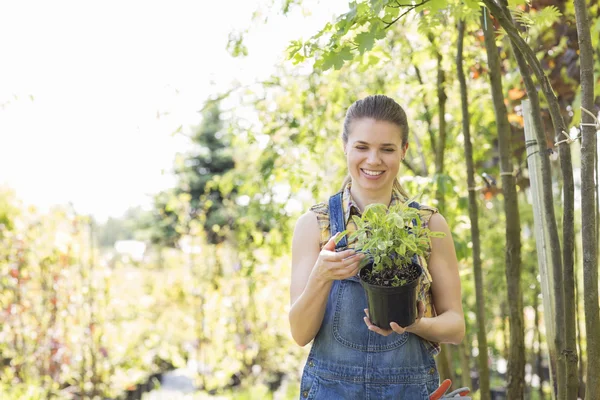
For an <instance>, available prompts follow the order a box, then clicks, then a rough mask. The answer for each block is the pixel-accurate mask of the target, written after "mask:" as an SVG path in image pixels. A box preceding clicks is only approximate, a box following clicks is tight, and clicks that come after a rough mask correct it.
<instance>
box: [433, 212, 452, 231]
mask: <svg viewBox="0 0 600 400" xmlns="http://www.w3.org/2000/svg"><path fill="white" fill-rule="evenodd" d="M428 228H429V229H430V230H432V231H434V232H435V231H437V232H446V233H449V232H450V227H449V226H448V222H447V221H446V218H444V216H443V215H442V214H440V213H439V212H436V213H434V214H433V215H432V216H431V217H430V218H429V226H428Z"/></svg>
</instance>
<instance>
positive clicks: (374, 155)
mask: <svg viewBox="0 0 600 400" xmlns="http://www.w3.org/2000/svg"><path fill="white" fill-rule="evenodd" d="M367 162H368V163H369V164H373V165H377V164H379V163H380V162H381V158H379V153H378V152H377V151H371V152H369V156H368V157H367Z"/></svg>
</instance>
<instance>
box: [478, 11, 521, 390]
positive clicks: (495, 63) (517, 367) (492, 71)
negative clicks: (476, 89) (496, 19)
mask: <svg viewBox="0 0 600 400" xmlns="http://www.w3.org/2000/svg"><path fill="white" fill-rule="evenodd" d="M481 19H482V25H483V32H484V42H485V48H486V53H487V61H488V67H489V73H488V75H489V80H490V87H491V94H492V100H493V105H494V113H495V115H496V124H497V130H498V132H497V133H498V143H499V146H498V150H499V152H500V169H501V172H500V175H501V177H502V193H503V195H504V214H505V216H506V224H505V239H506V247H505V248H506V250H505V271H506V286H507V289H508V296H507V301H508V308H509V314H510V350H509V354H508V371H507V374H508V390H507V397H508V398H510V399H520V398H523V395H524V385H525V342H524V324H523V294H522V290H521V221H520V217H519V204H518V197H517V196H518V195H517V187H516V183H515V176H514V173H513V163H512V152H511V145H510V133H511V127H510V123H509V121H508V115H507V112H506V106H505V105H504V94H503V89H502V72H501V68H500V56H499V54H498V49H497V47H496V39H495V37H494V32H493V25H492V21H491V20H490V19H489V17H488V13H487V10H485V9H484V10H483V12H482V17H481Z"/></svg>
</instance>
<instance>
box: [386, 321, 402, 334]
mask: <svg viewBox="0 0 600 400" xmlns="http://www.w3.org/2000/svg"><path fill="white" fill-rule="evenodd" d="M390 327H391V328H392V330H393V331H394V332H396V333H398V334H400V335H402V334H403V333H404V332H406V329H404V328H403V327H401V326H400V325H398V324H397V323H395V322H392V323H390Z"/></svg>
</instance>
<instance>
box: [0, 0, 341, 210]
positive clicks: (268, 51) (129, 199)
mask: <svg viewBox="0 0 600 400" xmlns="http://www.w3.org/2000/svg"><path fill="white" fill-rule="evenodd" d="M265 1H266V2H267V3H268V0H262V1H261V0H228V1H214V0H195V1H168V2H167V1H162V2H156V1H139V2H134V1H101V2H100V1H97V2H82V1H53V2H48V1H39V2H31V1H19V2H2V3H0V57H1V59H2V61H1V62H0V185H2V184H4V185H8V186H9V187H11V188H12V189H14V190H15V191H16V194H17V197H19V198H20V199H21V200H23V201H24V202H25V203H27V204H34V205H37V206H38V207H40V208H42V209H45V208H47V207H48V206H50V205H52V204H57V203H66V202H69V201H71V202H73V204H74V205H75V208H76V210H77V211H78V212H80V213H91V214H93V215H94V216H96V217H97V218H98V219H100V220H103V219H105V218H106V217H107V216H109V215H110V216H119V215H121V214H122V212H123V211H125V210H126V209H127V208H128V207H129V206H135V205H147V204H149V200H150V195H151V194H153V193H156V192H158V191H159V190H161V189H163V188H166V187H168V186H170V185H172V182H173V178H172V176H171V174H170V169H171V167H172V164H173V159H174V156H175V153H176V152H177V151H181V150H182V149H184V141H183V138H182V137H181V136H175V137H173V136H172V135H171V133H172V132H173V131H175V130H176V129H177V127H179V126H180V125H183V127H184V128H187V127H189V126H190V125H192V124H197V123H198V122H199V114H198V110H199V109H200V107H201V105H202V102H203V101H204V100H205V99H206V98H207V97H208V96H209V95H210V94H211V93H215V92H218V91H220V90H223V89H225V88H227V87H229V86H230V84H231V82H232V81H234V80H238V81H240V82H242V83H251V82H255V81H256V80H258V79H262V78H266V77H268V75H269V74H270V73H271V72H272V71H273V67H274V66H275V65H276V64H278V63H280V62H281V60H282V59H283V58H282V54H283V51H284V49H285V48H286V47H287V45H288V43H289V41H290V40H292V39H297V38H300V37H303V38H306V37H308V36H309V35H311V34H312V33H315V32H316V31H317V30H318V28H319V27H322V26H323V25H324V24H325V23H326V22H327V21H330V20H331V19H332V17H333V15H334V14H337V13H340V12H342V11H344V10H346V9H347V1H346V0H322V1H320V2H319V1H318V0H305V1H304V4H306V7H305V8H306V9H309V10H311V15H310V16H304V15H302V13H301V12H300V11H299V10H298V11H297V12H295V13H294V14H293V15H292V16H291V17H288V18H284V17H282V16H279V15H274V16H273V17H271V18H270V19H269V22H268V24H267V25H262V24H254V27H251V30H250V34H249V35H248V36H247V46H248V49H249V53H250V54H249V57H247V58H245V59H233V58H232V57H230V56H229V55H228V53H227V51H226V45H227V38H228V35H229V33H230V32H231V31H232V30H240V29H245V28H246V27H249V26H251V25H252V24H251V15H252V13H253V12H254V11H255V10H256V9H257V8H259V6H260V4H263V5H264V4H265ZM275 3H276V4H278V3H279V1H278V0H275Z"/></svg>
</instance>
